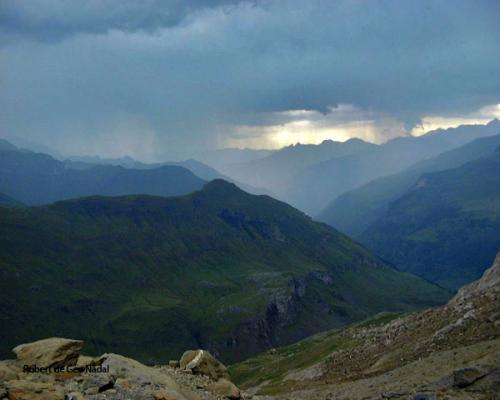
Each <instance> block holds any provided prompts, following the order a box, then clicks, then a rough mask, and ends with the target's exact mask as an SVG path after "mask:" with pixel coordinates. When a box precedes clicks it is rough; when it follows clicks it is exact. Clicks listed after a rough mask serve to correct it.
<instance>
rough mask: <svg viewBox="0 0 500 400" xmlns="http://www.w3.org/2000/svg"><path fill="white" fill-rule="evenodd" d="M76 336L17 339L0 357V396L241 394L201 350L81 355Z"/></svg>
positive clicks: (176, 399) (16, 399)
mask: <svg viewBox="0 0 500 400" xmlns="http://www.w3.org/2000/svg"><path fill="white" fill-rule="evenodd" d="M83 345H84V342H83V341H81V340H73V339H64V338H49V339H44V340H39V341H37V342H33V343H26V344H22V345H19V346H17V347H15V348H14V349H13V352H14V353H15V355H16V359H15V360H6V361H0V399H9V400H83V399H86V400H87V399H89V400H101V399H111V400H129V399H130V400H139V399H140V400H142V399H150V400H215V399H217V400H218V399H241V398H245V397H246V396H244V395H243V394H242V393H241V392H240V390H239V389H238V388H237V387H236V386H235V385H234V384H233V383H232V382H231V381H230V376H229V373H228V371H227V368H226V367H225V366H224V365H223V364H222V363H221V362H219V361H218V360H217V359H215V358H214V357H213V356H212V355H211V354H210V353H208V352H207V351H205V350H190V351H186V352H185V353H184V354H183V356H182V358H181V360H180V361H170V363H169V365H162V366H155V367H148V366H146V365H144V364H141V363H140V362H138V361H136V360H133V359H130V358H127V357H123V356H121V355H118V354H112V353H106V354H103V355H102V356H100V357H96V358H93V357H87V356H84V355H81V354H80V352H81V350H82V348H83Z"/></svg>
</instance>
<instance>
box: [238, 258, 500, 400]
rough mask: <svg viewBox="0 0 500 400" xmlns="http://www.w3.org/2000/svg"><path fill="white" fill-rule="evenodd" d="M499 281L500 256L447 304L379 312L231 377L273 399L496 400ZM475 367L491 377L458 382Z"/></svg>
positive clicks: (249, 364)
mask: <svg viewBox="0 0 500 400" xmlns="http://www.w3.org/2000/svg"><path fill="white" fill-rule="evenodd" d="M490 262H491V261H490ZM499 277H500V253H499V254H498V255H497V257H496V260H495V262H494V263H493V266H492V267H491V268H490V269H489V270H488V272H486V273H485V274H484V275H483V277H482V278H481V280H480V281H478V282H475V283H473V284H470V285H468V286H466V287H464V288H462V289H461V290H460V292H459V293H458V294H457V295H456V296H455V297H454V298H453V299H452V300H451V301H450V302H448V304H447V305H446V306H442V307H436V308H431V309H428V310H425V311H422V312H415V313H405V314H395V313H381V314H378V315H376V316H374V317H372V318H370V319H368V320H365V321H363V322H359V323H356V324H352V325H350V326H348V327H343V328H339V329H334V330H330V331H327V332H323V333H320V334H317V335H314V336H312V337H309V338H307V339H304V340H302V341H300V342H298V343H295V344H293V345H291V346H285V347H281V348H277V349H273V350H271V351H268V352H265V353H261V354H259V355H257V356H255V357H252V358H250V359H247V360H245V361H243V362H240V363H236V364H233V365H232V366H231V367H230V372H231V376H232V378H233V380H234V381H235V382H236V383H237V384H238V385H239V386H240V387H242V388H244V389H246V390H248V391H249V392H250V393H252V394H258V395H271V396H273V397H269V399H274V400H278V399H283V400H285V399H286V400H288V399H323V400H327V399H344V400H351V399H382V398H395V399H410V398H411V399H413V398H416V396H415V394H416V393H421V394H424V393H425V394H428V395H430V396H432V398H443V399H483V398H484V399H493V398H497V396H495V395H494V393H498V362H499V359H500V346H499V344H500V330H499V329H498V305H497V304H496V303H495V301H492V299H497V298H498V295H499V294H500V287H499V282H500V279H499ZM463 368H468V369H467V370H464V369H463ZM475 369H476V370H479V371H481V374H482V375H480V378H479V379H482V378H484V377H487V378H486V379H484V381H482V382H480V383H479V382H477V383H479V384H477V385H476V386H472V384H473V383H475V382H476V381H475V380H470V381H469V382H466V383H465V384H464V383H462V384H458V385H457V384H455V382H457V381H458V379H459V378H460V377H461V375H460V373H461V372H464V371H468V372H471V371H474V370H475ZM490 374H491V375H490ZM455 377H456V378H458V379H456V380H455ZM462 382H463V381H462ZM472 394H474V395H472ZM436 396H437V397H436ZM266 398H268V397H266Z"/></svg>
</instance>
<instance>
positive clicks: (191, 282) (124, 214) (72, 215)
mask: <svg viewBox="0 0 500 400" xmlns="http://www.w3.org/2000/svg"><path fill="white" fill-rule="evenodd" d="M0 266H1V273H2V279H1V280H0V304H1V305H2V307H1V308H0V319H1V320H2V321H4V323H6V324H8V325H9V329H7V330H1V331H0V346H1V348H0V353H1V354H2V356H6V355H8V354H9V353H10V349H11V347H12V346H13V345H14V344H18V343H21V342H25V341H30V340H32V339H36V338H40V337H44V336H66V337H79V338H82V339H85V340H86V341H87V343H89V344H90V349H89V350H90V351H94V352H96V353H101V352H102V351H103V350H104V349H106V350H108V351H109V350H110V349H113V351H116V352H120V353H123V354H126V355H132V356H136V357H139V358H140V359H141V360H143V361H148V362H155V361H156V362H158V361H159V360H166V359H167V360H168V359H169V357H178V356H179V355H180V354H181V352H182V351H184V350H185V349H187V348H198V347H201V348H206V349H209V350H211V351H213V352H215V353H216V354H218V355H220V356H221V357H222V358H223V359H224V360H229V361H231V360H237V359H242V358H244V357H247V356H249V355H252V354H255V353H256V352H257V351H260V350H264V349H268V348H270V347H274V346H277V345H280V344H286V343H291V342H293V341H296V340H298V339H300V338H303V337H305V336H307V335H309V334H312V333H315V332H318V331H320V330H323V329H327V328H330V327H334V326H339V325H342V324H345V323H348V322H350V321H353V320H357V319H360V318H364V317H366V316H368V315H372V314H374V313H376V312H379V311H382V310H386V311H387V310H389V311H391V310H392V311H396V310H410V309H414V308H420V307H425V306H429V305H434V304H437V303H442V302H444V301H445V300H446V298H447V297H448V296H449V294H448V293H447V292H445V291H443V290H442V289H440V288H438V287H436V286H433V285H432V284H430V283H428V282H426V281H424V280H422V279H420V278H418V277H416V276H414V275H410V274H406V273H403V272H399V271H397V270H395V269H394V268H393V267H390V266H387V265H386V264H384V263H383V262H382V261H380V260H379V259H377V258H375V257H374V256H372V255H371V254H370V253H369V252H368V251H367V250H365V249H364V248H363V247H361V246H360V245H358V244H356V243H355V242H353V241H352V240H350V239H349V238H347V237H346V236H344V235H343V234H340V233H339V232H337V231H335V230H334V229H333V228H330V227H328V226H327V225H324V224H320V223H316V222H313V221H312V220H311V219H310V218H308V217H307V216H306V215H304V214H303V213H301V212H299V211H297V210H296V209H294V208H292V207H290V206H288V205H287V204H284V203H282V202H279V201H276V200H274V199H272V198H270V197H268V196H254V195H250V194H247V193H245V192H243V191H241V190H240V189H238V188H237V187H236V186H235V185H233V184H230V183H227V182H224V181H221V180H216V181H212V182H211V183H209V184H207V185H205V186H204V188H203V189H202V190H201V191H197V192H194V193H192V194H189V195H185V196H181V197H175V198H173V197H171V198H162V197H151V196H126V197H112V198H106V197H91V198H83V199H75V200H68V201H64V202H57V203H54V204H52V205H49V206H41V207H31V208H22V209H10V208H0ZM28 321H29V323H28Z"/></svg>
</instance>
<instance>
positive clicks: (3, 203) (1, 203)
mask: <svg viewBox="0 0 500 400" xmlns="http://www.w3.org/2000/svg"><path fill="white" fill-rule="evenodd" d="M23 206H24V205H23V203H21V202H20V201H17V200H16V199H13V198H12V197H10V196H7V195H6V194H3V193H0V207H23Z"/></svg>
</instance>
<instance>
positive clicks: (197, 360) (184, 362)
mask: <svg viewBox="0 0 500 400" xmlns="http://www.w3.org/2000/svg"><path fill="white" fill-rule="evenodd" d="M180 367H181V368H182V369H184V370H186V371H190V372H191V373H193V374H201V375H206V376H209V377H210V378H212V379H213V380H215V381H216V380H218V379H220V378H224V379H229V372H228V371H227V368H226V367H225V366H224V365H223V364H222V363H221V362H220V361H219V360H217V359H216V358H215V357H213V356H212V355H211V354H210V353H209V352H208V351H206V350H188V351H186V352H185V353H184V354H183V355H182V358H181V360H180Z"/></svg>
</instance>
